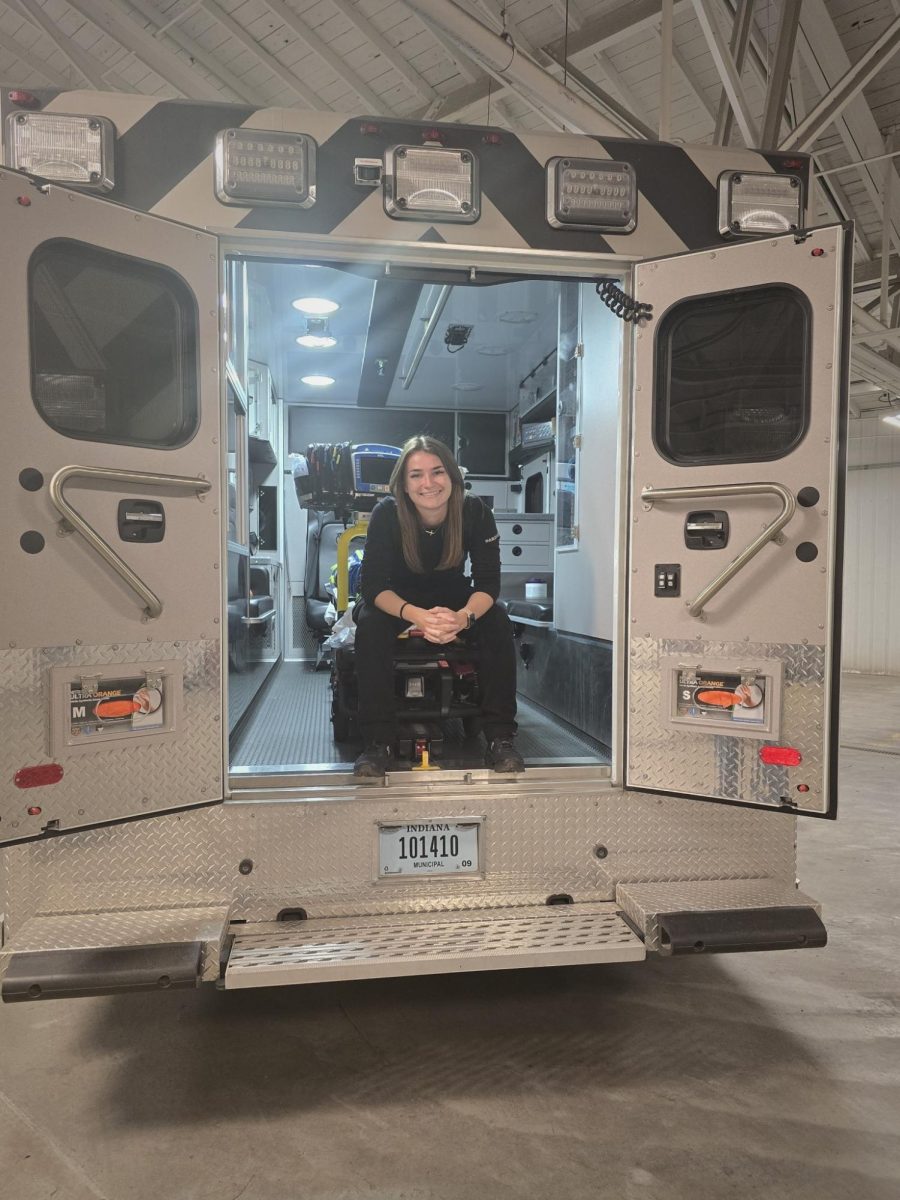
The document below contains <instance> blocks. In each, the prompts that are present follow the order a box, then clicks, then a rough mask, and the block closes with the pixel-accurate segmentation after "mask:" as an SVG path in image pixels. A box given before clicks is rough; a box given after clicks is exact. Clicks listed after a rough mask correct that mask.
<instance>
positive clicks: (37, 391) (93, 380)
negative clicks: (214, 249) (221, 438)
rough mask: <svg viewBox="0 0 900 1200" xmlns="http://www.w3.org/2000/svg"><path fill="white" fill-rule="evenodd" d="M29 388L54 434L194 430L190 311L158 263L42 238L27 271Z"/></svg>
mask: <svg viewBox="0 0 900 1200" xmlns="http://www.w3.org/2000/svg"><path fill="white" fill-rule="evenodd" d="M28 304H29V316H30V322H31V388H32V396H33V398H34V403H35V404H36V406H37V408H38V411H39V412H40V414H41V416H42V417H43V418H44V420H45V421H46V422H47V423H48V424H49V425H51V426H52V427H53V428H54V429H55V430H57V431H58V432H59V433H63V434H66V435H67V436H69V437H75V438H83V439H86V440H88V441H99V442H117V443H120V444H123V445H130V446H158V447H163V448H165V447H170V446H178V445H181V444H182V443H184V442H186V441H187V440H188V439H189V438H190V437H191V436H192V435H193V433H194V432H195V430H196V427H197V420H198V401H197V318H196V305H195V302H194V298H193V295H192V293H191V292H190V290H189V289H188V287H187V285H186V284H185V282H184V280H183V279H181V278H180V276H178V275H176V274H175V273H174V272H172V271H169V270H167V269H166V268H164V267H159V266H156V265H155V264H153V263H147V262H144V261H142V260H140V259H135V258H128V257H126V256H125V255H121V254H114V253H112V252H110V251H107V250H99V249H97V247H96V246H86V245H83V244H82V243H80V242H71V241H53V242H47V243H45V244H44V245H43V246H41V247H39V249H38V250H36V251H35V253H34V254H33V255H32V258H31V263H30V264H29V271H28Z"/></svg>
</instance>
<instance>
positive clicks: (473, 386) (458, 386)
mask: <svg viewBox="0 0 900 1200" xmlns="http://www.w3.org/2000/svg"><path fill="white" fill-rule="evenodd" d="M482 387H483V385H482V384H480V383H454V384H453V388H452V390H453V391H454V392H480V391H481V390H482Z"/></svg>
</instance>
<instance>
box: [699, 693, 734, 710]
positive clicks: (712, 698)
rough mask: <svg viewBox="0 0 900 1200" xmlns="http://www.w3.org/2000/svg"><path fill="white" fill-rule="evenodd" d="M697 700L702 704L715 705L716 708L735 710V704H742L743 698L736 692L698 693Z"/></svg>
mask: <svg viewBox="0 0 900 1200" xmlns="http://www.w3.org/2000/svg"><path fill="white" fill-rule="evenodd" d="M697 700H698V701H699V703H700V704H714V705H715V706H716V708H733V707H734V706H735V704H740V702H741V698H740V696H738V695H736V694H735V693H734V692H717V691H713V692H698V693H697Z"/></svg>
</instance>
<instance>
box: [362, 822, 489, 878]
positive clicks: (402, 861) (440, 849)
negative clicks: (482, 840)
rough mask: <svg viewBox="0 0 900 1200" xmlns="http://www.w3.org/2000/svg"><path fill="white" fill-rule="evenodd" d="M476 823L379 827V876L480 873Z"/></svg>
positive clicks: (478, 826)
mask: <svg viewBox="0 0 900 1200" xmlns="http://www.w3.org/2000/svg"><path fill="white" fill-rule="evenodd" d="M479 828H480V825H479V823H478V822H477V821H420V822H419V823H418V824H415V825H379V826H378V875H379V877H380V878H382V879H385V878H394V877H396V876H403V875H416V876H419V875H471V874H473V873H474V872H477V871H478V870H479V866H478V850H479V846H478V831H479Z"/></svg>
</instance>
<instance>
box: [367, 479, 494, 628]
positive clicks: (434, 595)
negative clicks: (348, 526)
mask: <svg viewBox="0 0 900 1200" xmlns="http://www.w3.org/2000/svg"><path fill="white" fill-rule="evenodd" d="M463 549H464V558H463V561H462V562H460V563H459V564H458V565H457V566H455V567H449V568H447V569H446V570H443V571H439V570H438V569H437V564H438V563H439V562H440V560H441V554H442V553H443V551H444V531H443V527H442V528H440V529H438V530H437V531H436V532H435V533H434V534H431V535H429V534H427V533H425V532H424V530H423V531H422V532H420V534H419V554H420V556H421V559H422V566H423V567H424V572H423V573H422V574H421V575H419V574H417V573H416V572H415V571H413V570H412V569H411V568H410V567H409V566H407V564H406V560H405V559H404V557H403V548H402V545H401V541H400V518H399V516H398V515H397V502H396V500H395V499H394V497H393V496H385V498H384V499H383V500H380V501H379V502H378V504H376V505H375V510H374V511H373V513H372V516H371V517H370V519H369V532H368V534H367V537H366V553H365V557H364V558H363V565H362V582H361V585H360V590H361V591H362V596H363V599H364V600H365V601H366V603H367V604H374V603H375V597H376V596H377V595H378V594H379V593H380V592H385V591H392V592H396V593H397V595H398V596H402V597H403V599H404V600H408V601H409V602H410V604H415V605H416V606H417V607H419V608H434V607H435V606H436V605H444V606H446V607H447V608H462V607H463V605H464V604H465V603H466V600H467V599H468V597H469V596H470V595H471V594H472V592H473V591H476V592H486V593H487V594H488V595H489V596H491V597H492V598H493V599H494V600H496V599H497V597H498V596H499V595H500V535H499V534H498V533H497V525H496V522H495V521H494V514H493V513H492V512H491V510H490V509H489V508H488V507H487V505H485V504H484V503H483V502H482V501H481V500H480V499H479V498H478V497H477V496H466V497H465V498H464V500H463ZM465 558H468V559H469V561H470V563H471V567H472V571H471V577H470V576H468V575H466V574H465Z"/></svg>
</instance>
